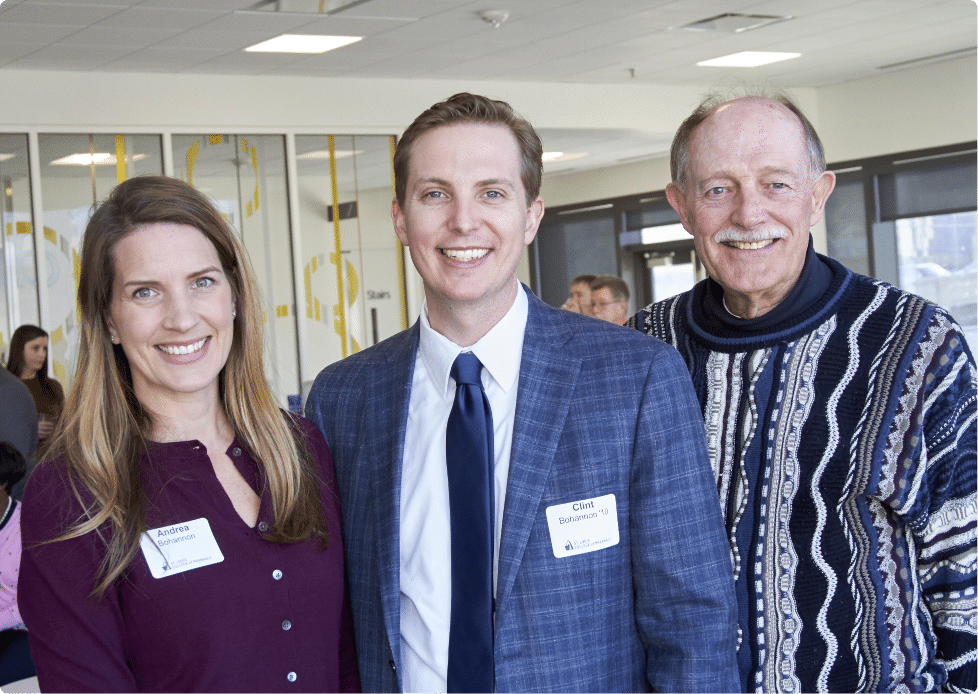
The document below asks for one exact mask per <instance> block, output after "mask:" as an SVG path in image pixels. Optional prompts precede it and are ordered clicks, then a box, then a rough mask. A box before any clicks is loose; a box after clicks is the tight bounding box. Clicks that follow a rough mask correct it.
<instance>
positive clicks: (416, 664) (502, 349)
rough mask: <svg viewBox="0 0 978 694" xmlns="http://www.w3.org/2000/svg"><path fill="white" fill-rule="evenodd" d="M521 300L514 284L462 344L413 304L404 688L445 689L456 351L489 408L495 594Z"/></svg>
mask: <svg viewBox="0 0 978 694" xmlns="http://www.w3.org/2000/svg"><path fill="white" fill-rule="evenodd" d="M527 306H528V302H527V298H526V292H525V290H524V289H523V287H522V285H520V286H519V287H518V292H517V296H516V300H515V302H514V303H513V306H512V308H510V310H509V312H507V313H506V315H505V316H504V317H503V318H502V320H500V321H499V322H498V323H497V324H496V325H495V326H493V328H492V330H490V331H489V332H488V333H486V335H485V336H484V337H483V338H482V339H481V340H479V341H478V342H476V343H475V344H474V345H472V346H471V347H469V348H466V349H463V348H462V347H459V346H458V345H456V344H455V343H454V342H452V341H451V340H449V339H448V338H446V337H445V336H444V335H441V334H440V333H437V332H435V330H434V329H432V327H431V325H430V324H429V323H428V307H427V303H425V305H424V306H423V307H422V310H421V341H420V345H419V346H418V354H417V357H415V364H414V379H413V381H412V383H411V401H410V403H409V405H408V421H407V432H406V433H405V437H404V462H403V466H402V471H401V523H400V528H401V530H400V548H401V663H402V665H401V681H402V685H403V687H404V691H405V692H444V691H446V689H447V674H448V632H449V625H450V624H451V612H452V549H451V521H450V513H449V507H448V472H447V468H446V460H445V428H446V426H447V424H448V415H449V413H450V412H451V410H452V403H453V402H454V399H455V380H454V379H453V378H451V377H450V375H449V373H450V371H451V368H452V364H453V363H454V362H455V358H456V357H457V356H458V355H459V354H460V353H461V352H472V353H473V354H475V356H476V357H478V358H479V361H480V362H482V367H483V368H482V384H483V386H484V387H485V389H486V397H487V398H488V399H489V406H490V407H491V408H492V425H493V453H494V457H495V460H494V466H495V467H494V472H493V490H494V494H495V497H494V498H495V502H494V503H495V516H496V517H495V519H494V526H495V532H494V551H493V579H492V582H493V592H494V593H495V589H496V574H497V571H498V567H499V537H500V534H501V531H502V525H503V508H504V506H505V501H506V481H507V478H508V477H509V454H510V450H511V449H512V443H513V420H514V417H515V414H516V391H517V387H516V385H517V381H518V380H519V373H520V359H521V357H522V354H523V334H524V332H525V331H526V317H527Z"/></svg>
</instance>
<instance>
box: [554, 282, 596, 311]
mask: <svg viewBox="0 0 978 694" xmlns="http://www.w3.org/2000/svg"><path fill="white" fill-rule="evenodd" d="M595 279H597V275H578V276H577V277H575V278H574V279H573V281H572V282H571V285H570V296H568V297H567V301H565V302H564V305H563V306H561V308H562V309H564V310H565V311H573V312H574V313H583V314H584V315H585V316H590V315H592V314H591V282H593V281H594V280H595Z"/></svg>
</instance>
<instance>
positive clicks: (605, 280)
mask: <svg viewBox="0 0 978 694" xmlns="http://www.w3.org/2000/svg"><path fill="white" fill-rule="evenodd" d="M605 287H607V288H608V289H610V290H611V296H612V297H613V298H614V300H615V301H628V297H629V296H631V292H629V291H628V285H627V284H625V280H623V279H622V278H621V277H615V276H614V275H600V276H599V277H596V278H595V279H594V281H592V282H591V293H592V294H593V293H594V292H596V291H598V290H599V289H604V288H605Z"/></svg>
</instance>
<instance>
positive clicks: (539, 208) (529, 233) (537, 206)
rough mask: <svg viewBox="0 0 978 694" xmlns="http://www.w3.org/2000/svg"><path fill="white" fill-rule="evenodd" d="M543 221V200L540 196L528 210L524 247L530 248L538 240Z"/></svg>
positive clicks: (524, 230) (524, 231)
mask: <svg viewBox="0 0 978 694" xmlns="http://www.w3.org/2000/svg"><path fill="white" fill-rule="evenodd" d="M542 220H543V198H541V197H540V196H539V195H538V196H537V199H536V200H534V201H533V202H531V203H530V206H529V207H528V208H527V209H526V227H525V228H524V229H523V245H524V246H529V245H530V244H531V243H533V239H535V238H536V235H537V230H538V229H539V228H540V222H541V221H542Z"/></svg>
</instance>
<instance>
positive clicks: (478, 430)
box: [446, 354, 495, 692]
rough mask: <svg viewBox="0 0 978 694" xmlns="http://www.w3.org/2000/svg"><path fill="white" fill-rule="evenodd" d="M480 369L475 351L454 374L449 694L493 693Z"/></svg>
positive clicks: (486, 438)
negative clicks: (456, 693)
mask: <svg viewBox="0 0 978 694" xmlns="http://www.w3.org/2000/svg"><path fill="white" fill-rule="evenodd" d="M481 372H482V363H481V362H480V361H479V359H478V357H476V356H475V355H474V354H459V355H458V357H457V358H456V359H455V363H454V364H453V365H452V372H451V375H452V378H454V379H455V383H456V389H455V403H454V404H453V405H452V412H451V414H450V415H449V416H448V429H447V432H446V433H447V438H446V453H447V456H446V460H447V464H448V501H449V507H450V510H451V521H452V621H451V627H450V632H449V635H448V691H449V692H491V691H493V689H494V675H495V668H494V666H493V654H492V549H493V543H492V528H493V519H494V516H493V502H492V478H493V475H492V471H493V456H492V411H491V410H490V409H489V400H488V399H487V398H486V392H485V390H484V389H483V387H482V379H481V378H480V373H481Z"/></svg>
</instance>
